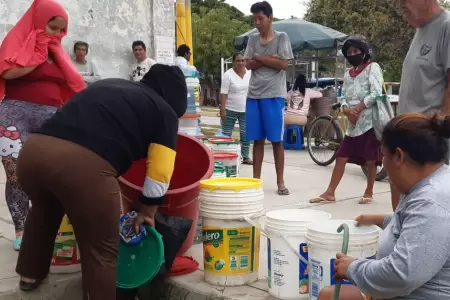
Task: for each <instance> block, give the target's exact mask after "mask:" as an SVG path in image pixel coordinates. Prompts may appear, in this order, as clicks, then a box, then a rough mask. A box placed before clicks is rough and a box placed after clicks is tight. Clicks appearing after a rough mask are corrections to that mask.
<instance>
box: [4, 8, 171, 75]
mask: <svg viewBox="0 0 450 300" xmlns="http://www.w3.org/2000/svg"><path fill="white" fill-rule="evenodd" d="M57 1H58V2H60V3H61V4H62V5H63V6H64V7H65V8H66V10H67V11H68V13H69V32H68V35H67V36H66V38H65V39H64V41H63V44H64V47H65V48H66V49H67V50H68V52H69V53H72V50H73V44H74V42H75V41H78V40H83V41H86V42H88V43H89V45H90V49H89V50H90V52H89V58H90V59H93V60H94V61H95V62H96V64H97V66H98V68H99V70H100V74H101V75H102V76H103V77H122V78H128V75H129V72H130V66H131V64H132V63H133V59H134V57H133V54H132V52H131V44H132V42H133V41H134V40H143V41H144V42H145V43H146V45H147V50H148V54H149V56H150V57H152V58H154V57H155V55H156V50H155V49H157V48H158V45H157V43H158V41H160V40H162V39H161V38H157V36H159V37H161V36H162V37H164V38H163V40H164V41H165V43H166V44H167V43H168V41H171V43H172V44H173V48H172V49H171V50H172V51H174V49H175V6H174V0H128V1H127V0H57ZM31 2H32V0H0V39H3V37H4V36H5V34H6V33H7V32H8V30H9V29H10V28H11V27H12V26H13V25H14V24H15V23H16V22H17V21H18V20H19V19H20V17H21V16H22V14H23V13H24V12H25V11H26V10H27V9H28V7H29V6H30V4H31ZM161 47H164V46H161ZM165 47H166V48H167V46H165ZM169 52H170V51H169ZM166 53H167V51H166ZM166 55H167V54H166Z"/></svg>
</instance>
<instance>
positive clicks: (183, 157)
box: [119, 133, 214, 255]
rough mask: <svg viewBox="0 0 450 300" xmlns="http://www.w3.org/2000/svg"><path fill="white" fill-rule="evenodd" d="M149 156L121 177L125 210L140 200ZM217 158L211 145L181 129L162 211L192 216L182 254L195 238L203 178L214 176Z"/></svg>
mask: <svg viewBox="0 0 450 300" xmlns="http://www.w3.org/2000/svg"><path fill="white" fill-rule="evenodd" d="M145 172H146V160H145V159H142V160H139V161H135V162H134V163H133V164H132V165H131V167H130V168H129V169H128V170H127V172H126V173H125V174H123V175H122V176H121V177H119V183H120V188H121V191H122V194H123V195H124V196H125V197H124V201H123V203H122V205H123V210H124V211H129V210H130V209H131V204H132V203H130V201H137V200H138V199H139V197H140V195H141V192H142V186H143V184H144V180H145ZM213 172H214V158H213V155H212V153H211V151H209V149H208V148H207V147H206V146H204V145H203V144H202V143H201V142H200V141H198V140H197V139H195V138H193V137H190V136H188V135H185V134H182V133H178V141H177V156H176V160H175V170H174V173H173V176H172V180H171V182H170V186H169V190H168V192H167V194H166V200H165V202H164V204H163V205H161V206H160V207H159V211H160V212H161V213H163V214H166V215H169V216H177V217H184V218H187V219H191V220H192V227H191V230H190V231H189V235H188V237H187V238H186V241H185V242H184V244H183V246H182V247H181V249H180V251H179V253H178V254H179V255H182V254H184V253H185V252H186V251H187V250H189V248H190V247H191V246H192V243H193V242H194V237H195V232H196V229H197V222H198V205H199V202H198V195H199V192H200V190H199V186H200V181H201V180H203V179H208V178H211V176H212V174H213Z"/></svg>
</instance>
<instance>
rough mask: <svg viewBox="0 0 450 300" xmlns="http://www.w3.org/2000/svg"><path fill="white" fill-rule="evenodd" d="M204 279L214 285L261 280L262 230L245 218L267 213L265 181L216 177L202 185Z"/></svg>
mask: <svg viewBox="0 0 450 300" xmlns="http://www.w3.org/2000/svg"><path fill="white" fill-rule="evenodd" d="M199 199H200V209H199V210H200V216H201V217H202V221H203V222H202V223H203V224H202V226H203V251H204V253H203V254H204V276H205V281H206V282H207V283H209V284H212V285H219V286H239V285H245V284H249V283H253V282H255V281H257V280H258V271H259V249H260V231H259V228H257V227H254V226H251V225H249V224H248V223H247V222H246V221H245V220H244V219H243V217H244V216H245V217H251V216H255V215H261V213H262V211H263V210H264V191H263V189H262V181H261V180H259V179H253V178H216V179H208V180H203V181H202V182H201V183H200V197H199Z"/></svg>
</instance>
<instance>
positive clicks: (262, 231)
mask: <svg viewBox="0 0 450 300" xmlns="http://www.w3.org/2000/svg"><path fill="white" fill-rule="evenodd" d="M259 217H262V214H254V215H251V216H243V217H242V218H243V219H244V220H245V221H246V222H247V223H248V224H250V225H252V226H253V227H255V228H258V229H259V231H260V232H261V235H263V236H265V237H266V238H268V236H267V233H266V232H265V231H264V228H263V227H262V226H261V224H259V223H257V222H255V221H253V220H252V218H259Z"/></svg>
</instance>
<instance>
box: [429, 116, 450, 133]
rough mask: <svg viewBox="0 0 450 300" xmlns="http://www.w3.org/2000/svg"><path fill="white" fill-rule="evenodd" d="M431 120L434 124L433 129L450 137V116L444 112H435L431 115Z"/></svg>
mask: <svg viewBox="0 0 450 300" xmlns="http://www.w3.org/2000/svg"><path fill="white" fill-rule="evenodd" d="M431 122H432V124H433V125H432V126H433V129H434V130H435V131H436V132H437V133H438V134H439V135H440V136H442V137H444V138H446V139H448V138H450V116H448V115H445V114H442V113H435V114H434V115H433V116H432V117H431Z"/></svg>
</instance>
